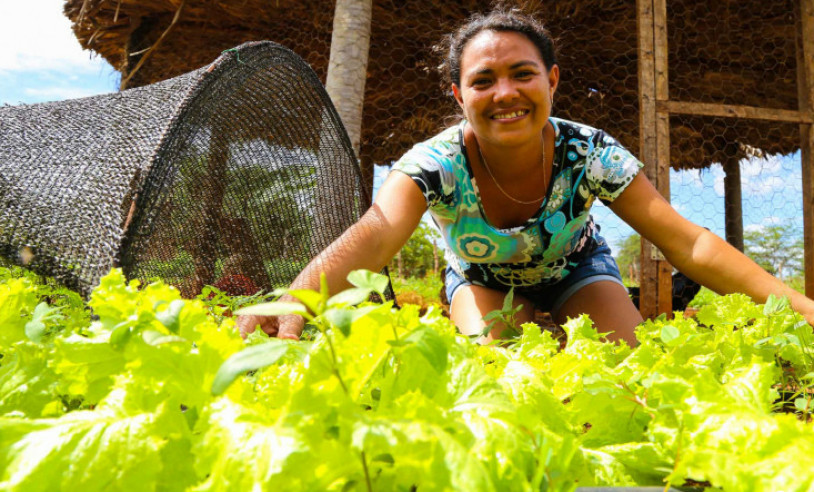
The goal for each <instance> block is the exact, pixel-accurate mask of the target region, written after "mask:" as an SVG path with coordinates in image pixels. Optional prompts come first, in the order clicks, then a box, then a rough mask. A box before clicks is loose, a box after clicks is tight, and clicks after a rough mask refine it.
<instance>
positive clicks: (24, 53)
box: [0, 0, 119, 105]
mask: <svg viewBox="0 0 814 492" xmlns="http://www.w3.org/2000/svg"><path fill="white" fill-rule="evenodd" d="M63 4H64V1H63V0H26V1H24V2H12V1H10V0H4V1H3V7H2V12H3V14H2V15H0V46H2V47H3V48H2V49H0V104H15V105H16V104H21V103H37V102H44V101H58V100H62V99H73V98H77V97H84V96H92V95H94V94H101V93H105V92H113V91H116V90H117V89H118V85H119V77H118V73H117V72H115V71H114V70H113V68H112V67H111V66H110V65H109V64H107V63H106V62H105V61H104V60H102V58H101V57H99V56H92V55H91V53H90V52H89V51H83V50H82V48H81V47H80V46H79V42H78V41H77V40H76V37H74V35H73V32H72V31H71V25H70V22H69V21H68V18H67V17H65V15H63V13H62V6H63Z"/></svg>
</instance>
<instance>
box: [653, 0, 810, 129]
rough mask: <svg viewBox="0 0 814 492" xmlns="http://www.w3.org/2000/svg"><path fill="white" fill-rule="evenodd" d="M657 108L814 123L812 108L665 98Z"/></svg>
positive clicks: (677, 112)
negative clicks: (764, 106)
mask: <svg viewBox="0 0 814 492" xmlns="http://www.w3.org/2000/svg"><path fill="white" fill-rule="evenodd" d="M801 1H806V0H801ZM656 108H657V110H658V111H659V112H660V113H667V114H688V115H694V116H722V117H724V118H741V119H751V120H768V121H784V122H789V123H809V124H810V123H814V118H812V116H811V111H810V110H800V111H794V110H790V109H771V108H758V107H754V106H736V105H732V104H711V103H696V102H686V101H665V100H659V101H657V102H656Z"/></svg>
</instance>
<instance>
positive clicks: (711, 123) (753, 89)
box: [281, 0, 803, 304]
mask: <svg viewBox="0 0 814 492" xmlns="http://www.w3.org/2000/svg"><path fill="white" fill-rule="evenodd" d="M502 3H503V4H509V5H511V4H516V5H517V6H519V7H521V8H523V9H524V10H525V11H527V12H530V13H533V14H534V15H536V16H537V17H538V18H540V19H541V20H543V21H544V23H545V24H546V25H547V26H548V28H549V30H550V31H551V33H552V35H553V36H554V38H555V40H556V41H557V44H558V48H559V53H558V61H559V66H560V73H561V79H560V84H559V87H558V90H557V94H556V96H555V104H554V112H553V114H554V116H557V117H561V118H566V119H574V120H577V121H581V122H584V123H587V124H590V125H592V126H595V127H598V128H603V129H605V130H607V131H608V132H609V133H610V134H612V135H613V136H614V137H616V138H617V139H618V140H619V141H620V142H621V143H622V144H623V145H624V146H625V147H627V148H629V149H630V150H631V151H632V152H633V153H634V154H639V153H640V140H641V135H640V131H641V130H640V84H639V82H640V80H639V69H640V51H639V50H640V48H639V38H638V32H639V31H638V29H637V21H638V15H639V12H638V10H637V8H638V6H637V2H635V1H633V0H628V1H600V0H595V1H585V2H531V1H526V2H523V1H518V2H502ZM656 3H658V2H656ZM493 5H494V3H493V2H489V1H470V2H462V3H461V4H455V5H452V4H444V5H439V4H437V3H432V2H405V3H403V4H400V5H395V4H392V3H389V2H383V3H382V5H379V3H377V4H376V6H374V12H373V21H372V34H371V47H370V62H369V63H370V66H369V69H368V74H369V76H368V80H367V86H366V105H365V109H364V111H365V113H364V124H363V128H362V150H361V159H362V162H363V163H368V164H370V163H372V164H375V165H376V166H387V165H388V164H390V163H392V162H393V161H394V160H396V159H398V157H399V156H400V155H401V154H402V153H404V152H406V151H407V150H408V149H409V148H410V147H411V146H412V145H413V144H414V143H416V142H419V141H422V140H424V139H426V138H429V137H430V136H431V135H433V134H435V133H436V132H438V131H440V129H442V128H444V127H445V126H447V125H449V124H450V122H451V121H454V119H455V115H456V114H457V113H458V109H457V106H456V104H455V102H454V100H453V98H452V95H451V92H450V90H449V88H448V87H446V86H445V85H444V84H443V81H442V80H441V77H440V75H439V73H438V71H437V70H436V67H437V66H438V65H439V64H440V63H441V62H442V57H441V56H440V54H439V52H438V51H437V50H434V49H433V48H434V45H436V44H437V43H439V42H440V41H441V40H442V39H443V38H444V36H445V35H446V34H448V33H449V32H451V30H452V29H454V28H455V27H456V26H457V25H458V24H459V23H460V22H462V20H463V19H465V17H466V15H468V14H469V13H471V12H475V11H480V12H486V11H488V10H489V9H491V8H492V7H493ZM799 9H800V0H778V1H777V2H756V1H741V2H731V1H725V2H693V1H689V0H666V10H667V12H666V26H665V29H666V32H667V36H666V37H667V44H666V45H665V46H664V47H660V49H662V50H666V53H665V56H666V57H667V61H668V70H667V72H668V73H669V77H668V99H669V102H670V103H676V104H674V105H672V106H669V107H668V108H667V109H668V110H669V111H668V112H669V114H670V117H669V121H670V127H669V142H670V143H669V149H670V152H669V154H670V158H669V164H670V171H669V185H668V186H663V187H662V189H666V190H669V191H667V193H668V194H669V196H670V198H671V201H672V203H673V204H674V205H675V207H676V208H677V209H678V211H679V212H680V213H681V214H683V215H684V216H685V217H687V218H689V219H690V220H692V221H693V222H696V223H698V224H699V225H702V226H704V227H707V228H709V229H710V230H712V231H713V232H714V233H716V234H718V235H719V236H721V237H722V238H725V239H727V240H729V241H730V242H731V243H732V244H734V245H735V246H736V247H738V248H741V249H744V250H745V251H746V253H747V254H748V255H750V256H752V257H753V258H754V259H755V260H757V261H758V263H760V264H761V265H762V266H764V267H765V268H766V269H767V270H769V271H770V272H772V273H774V274H775V275H778V276H780V277H782V278H783V279H784V280H785V281H787V282H790V283H791V284H792V285H794V286H796V287H798V288H802V282H803V279H802V277H801V276H802V264H803V247H802V238H803V219H802V202H803V198H802V173H801V160H800V153H799V150H798V149H799V147H800V129H799V128H800V127H799V124H798V123H792V122H789V121H782V118H780V119H777V118H773V117H770V118H769V119H766V118H764V117H761V118H760V119H746V118H742V117H737V113H736V112H733V113H732V115H730V116H722V115H715V114H708V113H709V111H710V109H709V107H706V106H704V105H723V104H725V105H732V106H739V107H742V106H748V107H752V108H755V107H756V108H764V109H768V110H785V111H792V110H798V108H799V107H800V104H799V103H798V100H799V97H798V93H799V90H800V88H799V87H798V74H797V70H798V67H797V52H798V45H799V43H800V41H799V27H798V22H799V15H798V11H799ZM462 11H465V12H462ZM418 19H420V21H421V22H417V20H418ZM281 42H283V43H292V44H297V43H298V39H297V38H295V37H291V38H287V39H283V40H281ZM324 49H325V52H324V53H310V52H307V51H306V52H304V53H303V55H304V56H305V57H306V58H308V57H314V58H315V59H318V58H320V57H324V56H325V54H326V53H327V50H328V43H327V42H326V46H324ZM404 101H407V104H405V102H404ZM663 102H664V101H660V104H661V103H663ZM659 107H660V108H661V109H663V107H662V106H659ZM376 174H377V176H380V175H382V174H384V172H383V171H379V172H377V173H376ZM594 212H595V215H597V221H598V223H600V224H601V225H602V231H601V233H602V235H603V236H604V237H605V238H606V239H608V241H609V243H610V244H611V247H612V249H613V250H614V254H615V255H616V256H617V259H618V262H619V263H620V267H621V270H622V274H623V277H625V279H626V281H627V282H629V283H630V284H632V285H636V284H638V283H639V275H640V269H639V260H638V259H631V258H630V255H628V254H627V253H629V251H628V249H630V248H632V247H633V246H632V245H635V248H634V249H635V250H636V251H637V254H638V251H639V249H638V244H639V243H638V241H630V240H628V239H629V238H630V237H631V236H632V235H634V231H633V230H632V229H631V228H629V227H628V226H627V225H626V224H624V223H622V222H621V221H619V220H618V219H617V218H616V217H615V216H614V215H613V214H612V212H610V210H609V209H607V208H606V207H603V206H602V205H601V204H598V206H596V207H594ZM767 238H775V239H776V240H774V241H769V240H767ZM773 253H776V254H773ZM781 253H788V254H781ZM674 279H675V277H674ZM674 287H675V288H679V287H680V286H678V285H677V284H675V283H674ZM688 292H690V291H688ZM682 294H683V293H682V292H674V299H675V298H676V297H681V296H682ZM686 302H688V299H685V301H684V304H686Z"/></svg>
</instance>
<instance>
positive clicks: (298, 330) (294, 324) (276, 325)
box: [237, 315, 305, 340]
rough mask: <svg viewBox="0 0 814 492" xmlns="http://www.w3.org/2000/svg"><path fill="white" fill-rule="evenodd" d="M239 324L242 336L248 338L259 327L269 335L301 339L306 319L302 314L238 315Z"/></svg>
mask: <svg viewBox="0 0 814 492" xmlns="http://www.w3.org/2000/svg"><path fill="white" fill-rule="evenodd" d="M237 326H238V328H239V329H240V336H242V337H243V338H246V336H248V335H249V333H252V332H254V330H256V329H257V328H258V327H259V328H260V329H261V330H263V332H265V333H266V334H267V335H268V336H270V337H274V336H276V337H277V338H285V339H289V340H299V339H300V335H301V334H302V330H303V327H304V326H305V320H304V319H303V318H302V316H297V315H287V316H257V315H246V316H238V317H237Z"/></svg>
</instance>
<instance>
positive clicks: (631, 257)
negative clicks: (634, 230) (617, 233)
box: [614, 234, 642, 285]
mask: <svg viewBox="0 0 814 492" xmlns="http://www.w3.org/2000/svg"><path fill="white" fill-rule="evenodd" d="M641 251H642V238H641V236H639V235H638V234H631V235H630V236H628V237H626V238H625V239H624V241H622V244H621V246H620V247H619V251H617V252H616V258H614V259H615V260H616V264H617V265H619V271H620V272H621V273H622V277H623V278H624V279H625V282H626V284H627V285H638V284H639V272H640V270H641V268H640V264H641Z"/></svg>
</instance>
